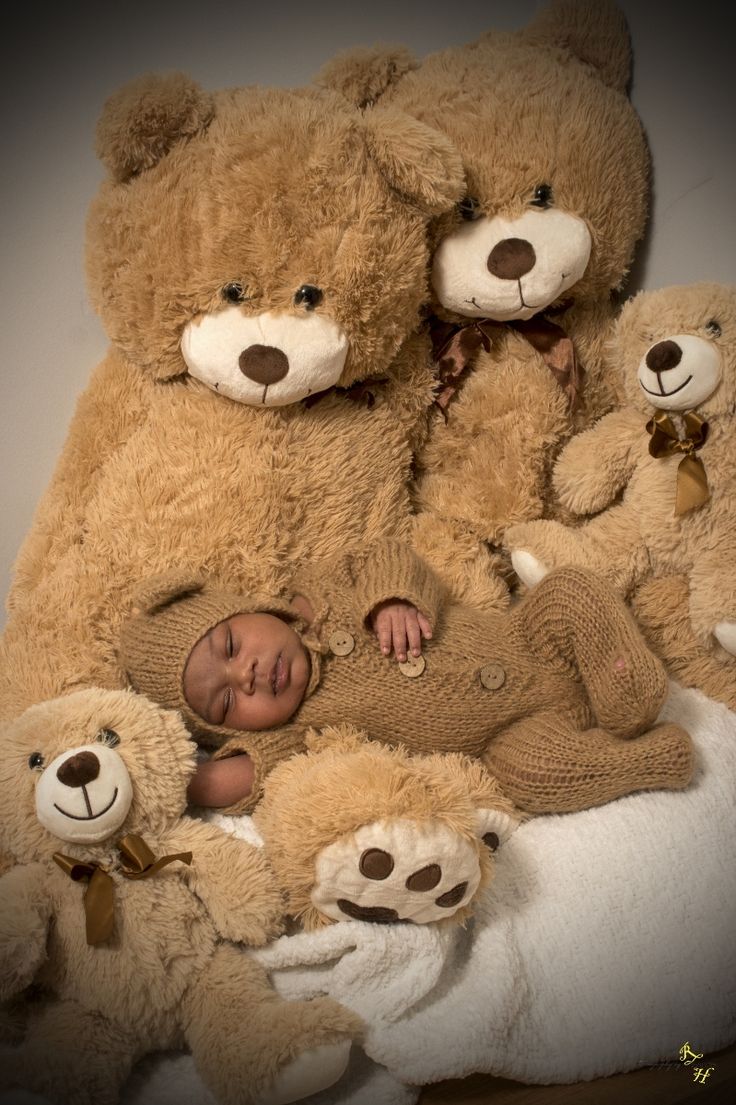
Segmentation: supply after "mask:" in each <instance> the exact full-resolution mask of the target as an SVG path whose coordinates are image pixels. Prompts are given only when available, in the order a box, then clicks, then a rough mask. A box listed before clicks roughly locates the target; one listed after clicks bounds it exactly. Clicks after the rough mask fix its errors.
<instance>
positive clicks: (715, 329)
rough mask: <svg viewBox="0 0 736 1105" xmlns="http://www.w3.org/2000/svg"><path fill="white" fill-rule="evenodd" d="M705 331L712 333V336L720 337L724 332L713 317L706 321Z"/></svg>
mask: <svg viewBox="0 0 736 1105" xmlns="http://www.w3.org/2000/svg"><path fill="white" fill-rule="evenodd" d="M705 331H706V333H707V334H710V336H711V337H712V338H720V336H721V333H722V331H721V327H720V325H719V324H718V323H717V322H716V320H715V319H714V318H712V319H711V320H710V322H706V324H705Z"/></svg>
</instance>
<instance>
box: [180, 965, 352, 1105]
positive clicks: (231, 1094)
mask: <svg viewBox="0 0 736 1105" xmlns="http://www.w3.org/2000/svg"><path fill="white" fill-rule="evenodd" d="M182 1018H183V1024H184V1030H185V1037H186V1040H187V1043H188V1044H189V1046H190V1047H191V1050H192V1055H193V1057H194V1061H195V1063H196V1065H197V1068H198V1070H199V1072H200V1074H201V1076H202V1078H203V1079H204V1080H205V1082H206V1083H207V1085H208V1086H209V1087H210V1088H211V1089H212V1092H213V1093H214V1095H215V1097H216V1098H217V1100H218V1101H219V1102H220V1103H221V1105H284V1103H286V1102H288V1101H298V1100H300V1099H301V1098H303V1097H307V1096H308V1095H309V1094H313V1093H317V1092H318V1091H319V1090H323V1089H326V1088H327V1087H328V1086H331V1085H333V1084H334V1083H335V1082H336V1081H337V1080H338V1078H340V1076H341V1075H342V1074H343V1072H344V1070H345V1068H346V1066H347V1061H348V1053H349V1051H350V1045H351V1043H352V1041H353V1040H354V1039H356V1038H357V1037H358V1036H360V1034H361V1033H362V1031H363V1022H362V1021H361V1019H360V1018H359V1017H358V1016H357V1015H356V1014H354V1013H352V1012H351V1011H350V1010H349V1009H346V1008H345V1007H344V1006H342V1005H340V1004H339V1003H338V1002H336V1001H333V999H332V998H326V997H325V998H315V999H314V1000H313V1001H308V1002H304V1001H285V1000H284V999H283V998H281V997H279V995H278V994H277V993H276V992H275V990H274V989H273V987H272V986H271V983H270V981H269V978H268V975H267V973H266V971H265V970H264V968H263V967H262V966H261V965H260V964H259V963H257V962H256V961H255V960H254V959H252V958H251V957H250V956H249V955H247V954H246V953H245V952H243V951H240V950H239V949H238V948H236V947H234V946H232V945H227V944H222V945H220V946H219V947H218V948H217V949H216V951H215V954H214V956H213V958H212V959H211V960H210V962H209V964H208V966H207V967H206V968H205V970H204V971H203V972H202V974H201V975H200V976H199V977H198V978H197V980H196V983H195V984H194V985H193V986H192V987H191V988H190V990H189V991H188V992H187V994H186V995H185V997H184V1000H183V1003H182Z"/></svg>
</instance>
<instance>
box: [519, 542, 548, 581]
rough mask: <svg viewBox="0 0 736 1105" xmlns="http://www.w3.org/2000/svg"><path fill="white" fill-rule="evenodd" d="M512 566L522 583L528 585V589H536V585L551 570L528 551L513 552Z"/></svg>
mask: <svg viewBox="0 0 736 1105" xmlns="http://www.w3.org/2000/svg"><path fill="white" fill-rule="evenodd" d="M511 566H512V567H513V569H514V571H515V572H516V574H517V576H518V577H519V579H520V580H521V582H522V583H524V584H526V586H527V587H534V585H535V584H537V583H539V582H540V580H542V579H544V577H545V576H546V575H547V572H548V571H549V568H548V567H546V565H545V564H543V563H542V561H541V560H537V558H536V556H534V554H533V553H530V552H527V550H526V549H514V550H513V552H512V553H511Z"/></svg>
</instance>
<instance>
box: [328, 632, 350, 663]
mask: <svg viewBox="0 0 736 1105" xmlns="http://www.w3.org/2000/svg"><path fill="white" fill-rule="evenodd" d="M328 644H329V646H330V652H332V653H333V654H334V655H335V656H349V655H350V653H351V652H352V651H353V649H354V648H355V637H353V635H352V633H346V632H345V630H344V629H337V630H336V631H335V632H334V633H333V634H331V636H330V639H329V641H328Z"/></svg>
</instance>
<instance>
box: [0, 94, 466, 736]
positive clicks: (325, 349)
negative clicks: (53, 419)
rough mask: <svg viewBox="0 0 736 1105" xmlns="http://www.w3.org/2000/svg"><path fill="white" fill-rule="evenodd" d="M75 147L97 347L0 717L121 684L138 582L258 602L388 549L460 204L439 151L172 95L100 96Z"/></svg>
mask: <svg viewBox="0 0 736 1105" xmlns="http://www.w3.org/2000/svg"><path fill="white" fill-rule="evenodd" d="M97 145H98V151H99V154H100V157H101V159H102V161H103V163H104V164H105V166H106V168H107V179H106V180H105V181H104V182H103V184H102V186H101V189H100V192H99V194H98V197H97V199H96V200H95V202H94V204H93V206H92V209H91V212H90V216H89V223H88V269H89V284H90V294H91V298H92V302H93V304H94V306H95V308H96V309H97V310H98V312H99V314H100V316H101V318H102V321H103V323H104V325H105V327H106V329H107V332H108V334H109V336H110V339H111V342H112V347H111V349H110V353H109V355H108V357H107V358H106V360H105V361H104V362H103V363H102V364H101V365H100V367H99V368H98V370H97V372H96V373H95V375H94V377H93V379H92V381H91V383H90V384H89V386H88V388H87V391H86V393H85V394H84V395H83V397H82V399H81V401H80V403H79V407H78V410H77V412H76V415H75V418H74V421H73V423H72V426H71V429H70V432H69V436H68V439H67V442H66V445H65V448H64V451H63V455H62V457H61V458H60V461H59V464H58V467H57V470H56V473H55V475H54V477H53V479H52V482H51V485H50V487H49V489H48V491H47V492H46V495H45V497H44V499H43V500H42V502H41V504H40V506H39V508H38V511H37V514H36V518H35V521H34V523H33V526H32V529H31V532H30V533H29V535H28V537H27V539H26V541H25V543H24V545H23V548H22V549H21V552H20V555H19V558H18V562H17V567H16V574H15V580H14V584H13V587H12V589H11V593H10V598H9V608H10V618H9V622H8V626H7V629H6V631H5V633H4V637H3V640H2V646H1V651H0V717H4V718H8V717H12V716H16V715H18V714H19V713H20V712H21V711H22V710H23V709H24V708H25V707H26V706H27V705H28V704H30V703H33V702H37V701H40V700H43V699H47V698H52V697H54V696H56V695H58V694H61V693H65V692H67V691H69V690H72V689H74V688H75V687H79V686H83V685H94V684H98V685H102V686H107V687H119V686H124V678H123V676H122V673H121V672H120V670H119V667H118V665H117V662H116V659H115V652H114V639H115V636H116V632H117V627H118V624H119V621H120V618H121V617H122V616H123V615H124V613H125V612H126V608H127V607H128V605H129V596H130V592H131V589H132V587H133V586H134V585H135V584H137V583H138V582H139V580H140V579H141V578H142V577H144V576H146V575H148V574H153V573H155V572H158V571H161V570H164V569H168V568H171V567H173V566H177V567H189V568H192V567H196V568H197V569H203V570H205V571H207V572H209V573H212V574H221V575H224V576H225V577H226V578H227V579H228V580H233V581H236V582H237V584H238V585H239V586H242V587H244V588H250V587H252V586H254V585H256V584H257V585H259V586H268V587H269V588H278V586H279V584H280V583H281V582H282V579H283V577H284V574H285V573H286V572H287V571H289V570H290V568H291V566H292V565H293V564H294V563H295V562H298V561H299V560H300V559H303V558H317V559H318V558H320V557H323V556H326V555H329V554H331V553H334V551H335V550H336V549H338V548H343V547H355V546H359V545H360V544H361V543H362V542H364V541H365V540H374V539H376V538H378V537H381V536H384V535H386V534H389V533H395V534H401V533H405V532H407V531H408V528H409V510H410V503H409V494H408V489H407V484H408V481H409V475H410V465H411V459H412V451H413V449H414V447H415V445H416V442H417V441H418V440H420V439H421V436H422V433H423V430H424V426H425V423H426V412H427V410H428V408H429V405H430V403H431V397H432V386H433V384H432V372H431V361H430V358H429V356H428V345H427V339H426V337H425V336H424V335H421V334H418V333H416V329H417V324H418V320H419V310H420V306H421V304H422V303H423V301H424V300H425V299H426V296H427V263H428V246H427V241H426V227H427V222H428V219H429V217H430V216H431V215H435V214H438V213H439V212H441V211H444V210H447V209H448V208H450V207H451V206H452V205H453V204H454V203H455V202H456V201H457V199H458V198H459V196H460V195H461V194H462V174H461V166H460V161H459V158H458V156H457V154H456V153H455V152H454V150H453V148H452V146H451V144H450V142H449V141H448V140H447V139H446V138H445V137H444V136H443V135H441V134H440V133H438V132H434V131H432V130H431V129H430V128H428V127H426V126H424V125H423V124H421V123H420V122H418V121H416V120H415V119H413V118H411V117H409V116H406V115H403V114H402V113H400V112H399V111H397V110H396V109H393V108H390V107H389V108H387V109H383V108H381V109H376V110H375V111H374V112H366V113H360V112H358V111H357V110H355V109H353V108H350V107H349V106H348V105H346V103H345V102H344V100H343V99H342V97H340V96H338V95H336V94H334V93H330V92H327V91H324V90H320V89H316V88H304V89H298V90H288V91H286V90H284V91H282V90H278V89H263V88H259V87H249V88H245V89H239V90H228V91H222V92H217V93H214V94H213V93H209V92H206V91H204V90H203V89H201V88H199V87H198V86H197V85H196V84H195V83H194V82H192V81H191V80H189V79H188V78H187V77H186V76H183V75H177V74H174V75H168V76H150V77H145V78H140V79H139V80H136V81H134V82H132V83H131V84H130V85H127V86H125V87H124V88H122V89H121V90H120V91H119V92H118V93H117V94H115V95H114V96H113V97H111V99H110V100H109V102H108V103H107V104H106V105H105V108H104V110H103V113H102V116H101V119H100V123H99V128H98V135H97ZM356 385H357V386H356Z"/></svg>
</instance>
